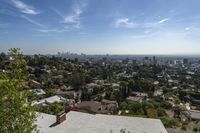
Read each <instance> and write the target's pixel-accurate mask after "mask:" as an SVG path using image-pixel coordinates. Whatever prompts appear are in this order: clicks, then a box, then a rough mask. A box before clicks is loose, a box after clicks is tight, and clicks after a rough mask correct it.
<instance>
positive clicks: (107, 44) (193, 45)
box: [0, 0, 200, 55]
mask: <svg viewBox="0 0 200 133" xmlns="http://www.w3.org/2000/svg"><path fill="white" fill-rule="evenodd" d="M199 4H200V1H198V0H190V1H188V0H168V1H167V0H152V1H151V2H149V1H147V0H140V1H139V0H103V1H98V0H62V1H60V2H58V1H54V0H43V1H40V2H38V1H33V0H26V1H25V0H0V46H1V49H0V51H1V52H5V51H7V49H9V48H12V47H18V48H21V49H22V50H23V51H24V53H25V54H39V53H40V54H55V53H57V52H59V51H60V52H66V51H70V52H73V53H84V54H135V55H137V54H143V55H144V54H150V55H152V54H153V55H163V54H164V55H166V54H167V55H169V54H172V55H191V54H193V55H195V54H199V53H200V45H199V44H198V42H199V41H200V39H199V38H200V29H199V28H198V27H199V26H200V23H199V21H200V15H199V14H200V9H199V7H198V5H199Z"/></svg>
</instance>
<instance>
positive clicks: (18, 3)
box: [11, 0, 39, 15]
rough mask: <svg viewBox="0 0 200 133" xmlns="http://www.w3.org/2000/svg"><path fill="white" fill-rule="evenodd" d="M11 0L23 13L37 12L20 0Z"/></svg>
mask: <svg viewBox="0 0 200 133" xmlns="http://www.w3.org/2000/svg"><path fill="white" fill-rule="evenodd" d="M11 2H12V3H13V4H14V6H15V7H16V8H18V9H20V11H21V12H23V13H25V14H31V15H37V14H39V12H38V11H36V10H35V9H34V8H33V7H31V6H29V5H27V4H25V3H23V2H22V1H20V0H11Z"/></svg>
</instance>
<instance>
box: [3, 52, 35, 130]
mask: <svg viewBox="0 0 200 133" xmlns="http://www.w3.org/2000/svg"><path fill="white" fill-rule="evenodd" d="M8 55H9V56H10V57H11V58H12V60H10V63H9V64H8V65H7V66H6V69H7V70H9V72H8V73H3V72H1V73H0V81H1V82H0V132H2V133H31V132H32V131H33V130H36V125H35V124H34V120H35V118H36V115H35V112H34V109H33V107H32V106H31V103H29V102H28V101H27V99H28V93H29V92H28V90H27V89H26V88H24V86H23V85H22V82H24V81H26V80H27V78H26V71H25V68H26V61H25V60H24V56H23V55H22V53H21V52H20V50H19V49H10V50H9V52H8Z"/></svg>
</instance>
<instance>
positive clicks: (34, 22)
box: [21, 15, 46, 28]
mask: <svg viewBox="0 0 200 133" xmlns="http://www.w3.org/2000/svg"><path fill="white" fill-rule="evenodd" d="M21 17H22V18H24V19H25V20H27V21H28V22H30V23H32V24H34V25H37V26H39V27H41V28H46V26H45V25H43V24H41V23H38V22H36V21H34V20H32V19H30V18H28V17H26V16H24V15H22V16H21Z"/></svg>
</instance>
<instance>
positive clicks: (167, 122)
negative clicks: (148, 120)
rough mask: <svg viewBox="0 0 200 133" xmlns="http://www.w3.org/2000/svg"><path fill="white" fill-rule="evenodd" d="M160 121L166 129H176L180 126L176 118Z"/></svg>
mask: <svg viewBox="0 0 200 133" xmlns="http://www.w3.org/2000/svg"><path fill="white" fill-rule="evenodd" d="M160 119H161V121H162V123H163V124H164V126H165V127H174V126H177V125H178V121H177V120H176V119H174V118H170V117H161V118H160Z"/></svg>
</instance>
